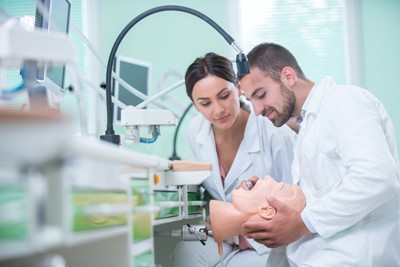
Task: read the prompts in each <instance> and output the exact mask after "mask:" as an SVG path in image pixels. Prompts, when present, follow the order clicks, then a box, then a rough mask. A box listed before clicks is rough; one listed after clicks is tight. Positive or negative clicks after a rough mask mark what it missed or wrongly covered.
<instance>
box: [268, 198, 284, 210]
mask: <svg viewBox="0 0 400 267" xmlns="http://www.w3.org/2000/svg"><path fill="white" fill-rule="evenodd" d="M267 201H268V203H269V204H270V205H271V206H272V207H273V208H275V209H276V210H278V209H282V208H283V206H284V205H285V204H284V203H283V202H281V201H279V200H278V199H277V198H275V197H274V196H268V197H267Z"/></svg>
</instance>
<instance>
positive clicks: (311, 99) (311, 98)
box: [300, 76, 335, 120]
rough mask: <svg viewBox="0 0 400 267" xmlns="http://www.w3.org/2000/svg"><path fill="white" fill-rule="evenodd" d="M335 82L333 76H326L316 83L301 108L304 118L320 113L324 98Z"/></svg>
mask: <svg viewBox="0 0 400 267" xmlns="http://www.w3.org/2000/svg"><path fill="white" fill-rule="evenodd" d="M334 85H335V82H334V80H333V78H332V77H330V76H325V77H324V78H322V80H321V81H320V82H319V83H316V84H315V85H314V87H313V88H312V89H311V91H310V93H309V94H308V96H307V98H306V101H305V102H304V104H303V107H302V108H301V112H300V114H301V116H302V118H303V120H304V119H305V117H306V116H308V115H311V114H315V115H318V113H319V111H320V109H321V103H322V101H321V100H322V98H323V97H324V96H326V94H325V92H326V91H327V90H328V89H329V88H330V87H332V86H334Z"/></svg>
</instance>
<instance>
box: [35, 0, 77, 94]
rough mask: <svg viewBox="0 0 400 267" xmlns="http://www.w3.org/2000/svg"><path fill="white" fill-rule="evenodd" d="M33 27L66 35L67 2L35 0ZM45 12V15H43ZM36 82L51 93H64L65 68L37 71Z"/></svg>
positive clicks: (67, 29)
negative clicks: (40, 82)
mask: <svg viewBox="0 0 400 267" xmlns="http://www.w3.org/2000/svg"><path fill="white" fill-rule="evenodd" d="M37 1H38V2H37V6H36V16H35V27H36V28H40V29H43V30H46V31H49V32H63V33H68V31H69V21H70V16H71V3H70V1H69V0H37ZM43 12H45V15H44V14H43ZM36 77H37V80H39V81H42V82H44V85H45V86H46V87H50V88H49V89H51V90H52V91H53V92H55V93H57V94H60V93H64V91H65V89H64V82H65V66H51V67H50V66H47V67H44V68H41V69H38V73H37V76H36Z"/></svg>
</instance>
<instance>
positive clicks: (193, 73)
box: [185, 52, 238, 101]
mask: <svg viewBox="0 0 400 267" xmlns="http://www.w3.org/2000/svg"><path fill="white" fill-rule="evenodd" d="M209 74H212V75H215V76H218V77H220V78H222V79H224V80H226V81H228V82H231V83H233V84H235V85H237V84H238V80H237V78H236V74H235V71H234V69H233V65H232V62H231V61H230V60H229V59H227V58H225V57H223V56H220V55H217V54H215V53H212V52H210V53H207V54H206V55H205V56H204V57H199V58H196V60H195V61H194V62H193V63H192V64H190V66H189V67H188V68H187V70H186V74H185V85H186V93H187V95H188V97H189V98H190V99H191V100H192V101H193V98H192V93H193V87H194V85H195V84H196V83H197V82H198V81H199V80H201V79H204V78H205V77H207V76H208V75H209Z"/></svg>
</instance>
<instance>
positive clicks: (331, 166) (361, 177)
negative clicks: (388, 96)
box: [240, 43, 400, 267]
mask: <svg viewBox="0 0 400 267" xmlns="http://www.w3.org/2000/svg"><path fill="white" fill-rule="evenodd" d="M248 60H249V64H250V72H251V73H250V74H248V75H246V76H244V77H242V78H241V79H240V83H241V85H242V88H243V90H244V92H245V95H246V98H248V99H250V100H251V101H252V105H253V108H254V111H255V113H256V114H257V115H258V114H261V115H263V116H265V117H268V119H270V120H271V121H272V122H273V123H274V125H275V126H281V125H283V124H284V123H285V122H286V121H287V120H289V119H290V118H291V117H292V115H294V116H296V117H297V120H298V123H299V125H300V131H299V133H298V138H297V141H296V144H295V148H294V161H293V164H292V175H293V180H294V182H295V183H298V184H299V185H300V187H301V188H302V190H303V192H304V194H305V195H306V202H307V204H306V207H305V209H304V210H303V211H302V212H295V211H293V210H291V209H290V208H288V207H287V206H285V205H284V204H283V203H280V202H279V201H277V200H276V199H274V198H273V197H270V198H268V201H269V203H270V204H271V205H273V206H275V208H276V209H277V212H278V215H277V216H275V218H274V219H273V220H271V221H265V222H247V223H245V224H244V225H243V227H244V228H246V229H247V228H248V229H251V230H252V233H251V234H248V235H247V236H248V237H250V238H254V239H255V240H256V241H258V242H259V243H262V244H264V245H266V246H267V247H270V248H278V247H284V246H287V247H286V254H287V258H286V260H287V261H286V265H289V266H318V267H320V266H400V253H399V249H400V195H399V191H400V189H399V187H400V186H399V184H400V181H399V160H398V155H397V146H396V141H395V134H394V130H393V125H392V122H391V120H390V118H389V116H388V114H387V112H386V111H385V109H384V107H383V105H382V103H381V102H379V100H377V99H376V98H375V97H374V96H373V95H372V94H371V93H369V92H368V91H367V90H364V89H362V88H359V87H355V86H339V85H336V84H335V82H334V81H333V79H332V78H331V77H324V78H323V79H322V80H321V81H320V82H318V83H314V82H312V81H310V80H308V79H307V78H306V77H305V75H304V73H303V71H302V70H301V68H300V67H299V65H298V63H297V61H296V59H295V58H294V56H293V55H292V54H291V53H290V52H289V51H288V50H287V49H285V48H283V47H282V46H280V45H276V44H272V43H263V44H260V45H258V46H256V47H255V48H254V49H253V50H252V51H251V52H250V53H249V54H248ZM280 250H281V249H280ZM275 251H278V250H275ZM273 252H274V249H273V250H272V251H271V254H270V257H269V260H268V263H267V266H275V265H274V263H272V261H273V260H276V258H275V259H274V257H273Z"/></svg>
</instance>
